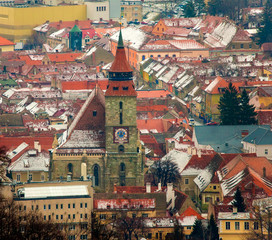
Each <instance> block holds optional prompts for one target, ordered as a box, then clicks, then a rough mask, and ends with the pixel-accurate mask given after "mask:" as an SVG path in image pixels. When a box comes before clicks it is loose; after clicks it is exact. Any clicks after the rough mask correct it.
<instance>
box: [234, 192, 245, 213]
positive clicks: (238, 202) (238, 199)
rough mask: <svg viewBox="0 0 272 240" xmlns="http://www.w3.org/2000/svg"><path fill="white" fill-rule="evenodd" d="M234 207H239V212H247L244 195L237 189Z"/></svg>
mask: <svg viewBox="0 0 272 240" xmlns="http://www.w3.org/2000/svg"><path fill="white" fill-rule="evenodd" d="M232 205H233V206H234V207H237V211H238V212H245V211H246V205H245V202H244V198H243V196H242V193H241V191H240V189H239V188H237V190H236V192H235V194H234V200H233V203H232Z"/></svg>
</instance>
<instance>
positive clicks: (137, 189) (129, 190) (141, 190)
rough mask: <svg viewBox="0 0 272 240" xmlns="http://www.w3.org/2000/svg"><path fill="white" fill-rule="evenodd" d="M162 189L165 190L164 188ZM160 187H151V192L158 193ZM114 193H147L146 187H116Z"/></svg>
mask: <svg viewBox="0 0 272 240" xmlns="http://www.w3.org/2000/svg"><path fill="white" fill-rule="evenodd" d="M162 189H165V187H164V188H162ZM157 190H158V187H155V186H151V192H152V193H154V192H157ZM114 192H116V193H146V187H145V186H116V185H115V186H114Z"/></svg>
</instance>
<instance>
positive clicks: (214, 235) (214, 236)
mask: <svg viewBox="0 0 272 240" xmlns="http://www.w3.org/2000/svg"><path fill="white" fill-rule="evenodd" d="M208 236H209V238H208V239H209V240H218V239H219V234H218V227H217V224H216V222H215V219H214V216H213V214H212V215H211V217H210V221H209V225H208Z"/></svg>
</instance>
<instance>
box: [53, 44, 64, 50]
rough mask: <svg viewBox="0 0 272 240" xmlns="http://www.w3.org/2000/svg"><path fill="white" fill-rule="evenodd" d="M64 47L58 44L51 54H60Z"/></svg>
mask: <svg viewBox="0 0 272 240" xmlns="http://www.w3.org/2000/svg"><path fill="white" fill-rule="evenodd" d="M64 47H65V44H63V43H60V44H58V45H57V46H56V47H55V48H54V49H53V50H52V52H61V51H62V50H63V48H64Z"/></svg>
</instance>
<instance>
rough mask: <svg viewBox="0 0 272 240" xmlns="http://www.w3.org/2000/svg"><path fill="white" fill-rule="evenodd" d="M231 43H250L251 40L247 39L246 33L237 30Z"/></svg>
mask: <svg viewBox="0 0 272 240" xmlns="http://www.w3.org/2000/svg"><path fill="white" fill-rule="evenodd" d="M232 41H235V42H245V41H246V42H251V41H252V40H251V39H250V37H249V34H248V32H246V31H244V30H243V29H240V28H239V29H238V31H237V32H236V34H235V35H234V37H233V39H232Z"/></svg>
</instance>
